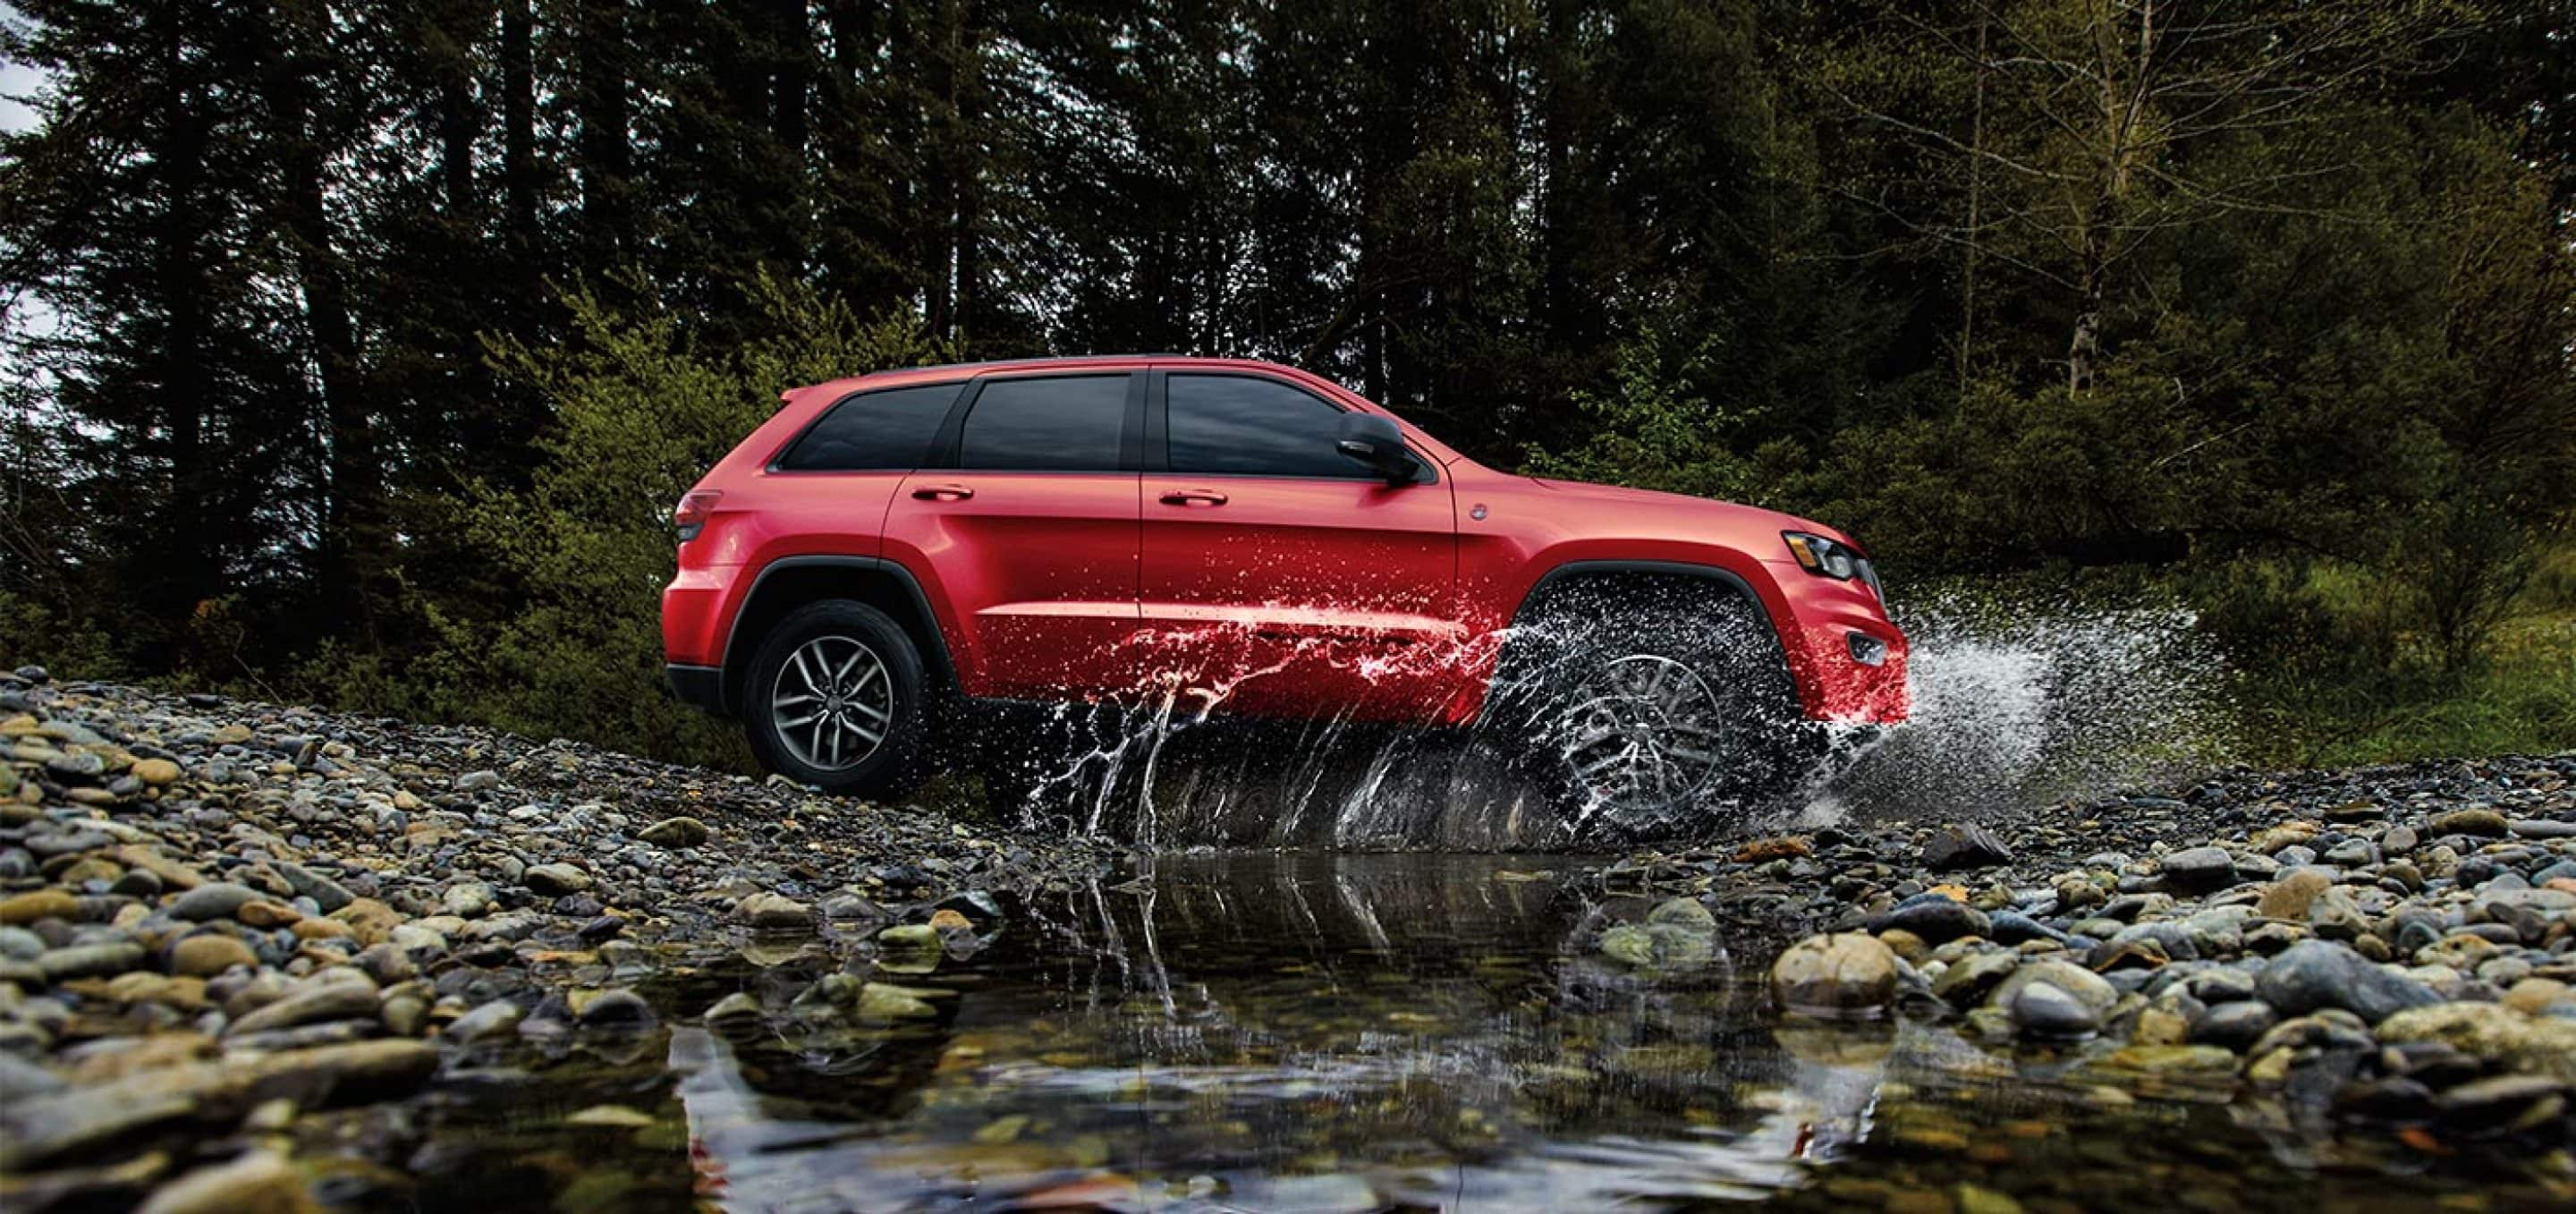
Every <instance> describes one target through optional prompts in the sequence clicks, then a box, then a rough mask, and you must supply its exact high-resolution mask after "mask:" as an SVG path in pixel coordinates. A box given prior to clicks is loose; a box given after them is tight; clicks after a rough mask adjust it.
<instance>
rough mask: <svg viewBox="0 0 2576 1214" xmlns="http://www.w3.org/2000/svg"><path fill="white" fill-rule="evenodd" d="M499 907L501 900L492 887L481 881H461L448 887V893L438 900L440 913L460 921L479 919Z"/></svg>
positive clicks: (440, 896)
mask: <svg viewBox="0 0 2576 1214" xmlns="http://www.w3.org/2000/svg"><path fill="white" fill-rule="evenodd" d="M499 905H500V899H499V897H498V896H497V895H495V894H494V893H493V892H492V887H491V886H490V885H489V884H486V883H484V882H481V881H459V882H457V883H456V884H454V885H451V886H448V887H447V892H446V893H444V894H441V895H439V900H438V909H439V911H440V913H442V914H449V915H454V916H456V917H457V918H459V919H479V918H481V917H483V916H485V915H488V914H490V913H492V911H493V909H494V908H496V907H497V906H499Z"/></svg>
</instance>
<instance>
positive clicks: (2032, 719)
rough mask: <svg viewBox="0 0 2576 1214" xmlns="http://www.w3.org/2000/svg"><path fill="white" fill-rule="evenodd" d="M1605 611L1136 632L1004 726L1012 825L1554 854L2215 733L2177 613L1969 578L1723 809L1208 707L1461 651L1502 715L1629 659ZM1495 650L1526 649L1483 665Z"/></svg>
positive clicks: (2063, 783)
mask: <svg viewBox="0 0 2576 1214" xmlns="http://www.w3.org/2000/svg"><path fill="white" fill-rule="evenodd" d="M1612 606H1615V604H1610V603H1601V604H1588V605H1586V607H1587V609H1586V610H1584V611H1580V612H1575V613H1571V614H1568V615H1563V616H1560V617H1558V620H1557V622H1554V623H1545V624H1535V625H1533V624H1523V625H1520V626H1517V627H1515V628H1512V629H1504V630H1497V631H1492V632H1486V633H1482V634H1477V635H1474V636H1468V635H1465V634H1461V635H1460V636H1458V637H1456V638H1451V639H1448V640H1444V641H1442V642H1440V643H1437V644H1425V645H1420V646H1416V647H1413V648H1412V649H1409V650H1406V651H1403V652H1400V653H1396V654H1392V655H1390V654H1386V653H1379V652H1368V653H1354V652H1352V651H1351V650H1350V649H1349V648H1348V647H1346V646H1343V645H1340V644H1339V643H1337V642H1334V641H1331V640H1329V639H1319V638H1307V639H1302V640H1297V641H1294V642H1285V643H1283V642H1281V641H1280V640H1279V639H1278V638H1277V637H1276V636H1275V635H1271V634H1265V633H1260V632H1257V631H1256V630H1254V629H1253V628H1250V627H1248V626H1243V625H1237V624H1224V623H1218V624H1205V625H1195V626H1191V627H1188V628H1178V629H1166V630H1159V631H1155V632H1150V633H1146V634H1141V635H1140V636H1139V637H1137V638H1135V639H1133V640H1131V641H1130V642H1128V644H1129V645H1132V646H1136V647H1138V648H1139V650H1140V652H1138V653H1127V654H1121V655H1115V656H1113V658H1112V659H1110V660H1125V661H1130V662H1131V663H1132V664H1135V665H1138V666H1140V667H1142V668H1145V669H1151V670H1154V671H1155V672H1156V673H1155V674H1154V675H1153V676H1151V677H1150V678H1144V679H1140V680H1139V683H1138V685H1137V687H1136V688H1135V689H1134V690H1132V691H1131V692H1129V693H1128V694H1125V695H1120V696H1114V697H1105V698H1101V699H1098V700H1093V701H1086V702H1081V703H1071V704H1064V705H1059V706H1056V707H1054V708H1052V709H1049V710H1047V711H1046V714H1045V715H1044V717H1043V718H1042V719H1041V720H1039V721H1038V722H1037V723H1036V725H1035V726H1034V727H1033V728H1030V729H1028V730H1026V731H1025V732H1023V733H1020V734H1018V735H1017V736H1016V739H1015V742H1014V749H1015V750H1016V751H1017V757H1016V758H1015V759H1014V760H1013V761H1014V762H1015V763H1016V764H1017V765H1018V766H1019V767H1020V768H1021V769H1022V771H1023V773H1024V776H1025V778H1024V779H1022V780H1021V781H1019V782H1018V791H1019V794H1020V795H1018V796H1017V798H1016V801H1017V805H1018V809H1017V813H1018V815H1019V817H1020V819H1021V821H1020V825H1022V826H1024V827H1026V828H1029V829H1035V830H1056V831H1065V832H1078V833H1084V834H1092V835H1106V836H1112V837H1119V838H1124V839H1127V840H1130V841H1132V842H1135V843H1137V844H1140V845H1142V846H1145V847H1147V848H1157V847H1192V846H1238V847H1239V846H1253V847H1325V848H1332V849H1336V850H1387V849H1395V848H1425V847H1429V848H1441V849H1447V850H1476V851H1493V850H1549V849H1555V850H1563V849H1570V848H1578V847H1585V846H1600V845H1604V844H1618V843H1627V842H1632V841H1637V840H1641V839H1670V838H1674V837H1692V836H1709V835H1716V834H1722V833H1726V832H1728V831H1733V830H1752V829H1782V828H1813V827H1816V826H1821V825H1824V824H1828V823H1831V822H1834V821H1838V820H1840V819H1842V818H1843V817H1844V816H1845V815H1855V814H1856V815H1860V816H1862V817H1867V818H1884V817H1906V816H1920V817H1941V816H1947V817H1957V816H1974V815H1982V814H1991V813H1995V812H1999V811H2002V810H2005V809H2008V808H2010V807H2014V806H2022V805H2032V804H2038V803H2042V802H2045V801H2048V800H2052V799H2055V798H2058V797H2065V796H2078V795H2084V794H2088V793H2094V792H2101V791H2106V790H2110V789H2114V788H2118V787H2122V786H2129V785H2137V784H2149V783H2156V782H2160V781H2163V780H2165V779H2168V778H2171V777H2174V776H2176V775H2179V774H2182V773H2184V772H2188V771H2190V770H2194V769H2196V768H2201V767H2205V766H2207V765H2208V764H2210V763H2212V762H2214V761H2215V759H2216V758H2217V757H2218V754H2219V752H2220V749H2221V745H2222V739H2223V738H2224V737H2225V733H2226V729H2225V723H2226V720H2227V700H2226V695H2225V692H2224V664H2223V662H2222V661H2221V660H2220V658H2219V655H2218V653H2217V651H2216V650H2215V648H2214V646H2213V645H2212V644H2211V643H2210V642H2209V641H2208V640H2207V639H2206V637H2205V636H2204V635H2203V634H2201V633H2200V632H2199V631H2198V629H2197V628H2196V627H2195V620H2194V617H2193V616H2192V614H2191V613H2190V612H2188V611H2186V610H2182V609H2180V608H2172V607H2157V608H2136V609H2104V608H2091V607H2079V606H2072V605H2066V604H2051V605H2042V606H2034V607H2024V608H2019V609H2011V608H2003V607H1998V606H1996V605H1995V604H1994V603H1993V602H1992V601H1991V600H1990V599H1980V598H1973V597H1970V596H1967V595H1938V596H1935V597H1933V598H1931V599H1930V600H1929V601H1928V602H1924V603H1921V604H1918V605H1915V606H1913V607H1912V608H1911V609H1910V610H1907V611H1905V612H1904V613H1903V618H1902V622H1903V623H1904V625H1905V627H1906V629H1907V632H1908V634H1909V635H1910V636H1911V637H1912V639H1913V653H1912V658H1911V667H1910V673H1911V690H1912V695H1913V701H1914V713H1913V719H1912V721H1911V722H1910V723H1909V724H1907V725H1905V726H1902V727H1899V728H1896V729H1893V730H1884V731H1882V730H1878V729H1875V728H1836V729H1828V730H1826V731H1824V736H1823V738H1822V740H1821V744H1819V745H1817V746H1815V747H1814V749H1813V751H1812V752H1811V757H1810V758H1809V759H1802V760H1800V761H1801V762H1811V763H1812V766H1811V767H1809V768H1807V769H1805V773H1804V777H1803V779H1802V780H1799V781H1796V782H1795V784H1794V787H1795V788H1796V790H1797V791H1796V792H1795V793H1794V794H1793V795H1791V796H1788V797H1786V798H1783V799H1782V800H1780V801H1778V802H1775V803H1769V804H1763V805H1748V806H1742V807H1737V809H1736V811H1735V812H1729V811H1728V807H1725V806H1718V807H1715V809H1714V810H1712V809H1711V808H1709V807H1707V806H1705V805H1703V806H1702V807H1700V808H1698V809H1697V810H1695V811H1694V812H1692V813H1690V814H1688V815H1686V816H1681V817H1669V818H1656V817H1638V816H1633V815H1631V816H1622V815H1619V814H1616V813H1609V812H1605V811H1604V809H1603V804H1602V802H1601V801H1600V800H1599V799H1598V798H1597V797H1594V796H1589V795H1587V790H1586V789H1585V788H1584V787H1583V786H1581V785H1580V784H1578V783H1575V782H1571V781H1569V780H1568V779H1567V778H1566V775H1565V772H1564V770H1563V762H1562V760H1563V756H1562V755H1560V754H1557V753H1554V752H1555V751H1556V750H1557V749H1559V748H1561V747H1562V746H1564V745H1565V744H1566V743H1565V740H1564V739H1554V738H1550V737H1546V736H1542V737H1539V738H1536V739H1532V738H1531V737H1529V736H1526V735H1524V734H1519V733H1514V732H1511V731H1507V730H1501V729H1451V730H1423V729H1414V728H1405V727H1400V726H1386V725H1378V724H1373V723H1371V722H1369V721H1367V720H1364V719H1361V714H1360V713H1359V712H1357V711H1356V710H1355V709H1356V706H1353V707H1346V708H1344V709H1343V710H1342V711H1339V712H1335V713H1331V714H1327V715H1323V716H1318V717H1311V718H1303V719H1290V720H1252V719H1243V718H1227V717H1226V716H1225V715H1224V710H1225V709H1226V708H1227V707H1228V706H1229V705H1230V704H1231V703H1233V702H1234V701H1235V700H1236V699H1237V698H1238V697H1239V696H1242V695H1244V694H1245V693H1246V692H1247V690H1260V689H1261V681H1262V680H1265V679H1280V678H1303V677H1309V676H1310V675H1311V674H1312V672H1313V671H1315V670H1318V669H1324V670H1332V671H1337V672H1341V673H1346V674H1351V675H1353V676H1355V679H1356V681H1357V683H1358V684H1359V685H1363V686H1366V687H1370V688H1376V687H1382V686H1408V685H1411V684H1408V682H1407V680H1414V682H1416V683H1421V684H1423V685H1436V684H1437V682H1438V681H1437V680H1420V679H1418V678H1417V676H1421V675H1424V674H1426V673H1432V672H1437V671H1441V670H1443V669H1447V670H1449V671H1452V672H1454V671H1455V670H1456V669H1457V668H1458V667H1459V666H1461V665H1465V666H1467V668H1469V669H1472V670H1473V671H1475V672H1477V673H1478V674H1479V676H1480V677H1482V675H1483V673H1484V672H1486V671H1493V672H1494V673H1493V678H1494V680H1495V682H1494V691H1493V698H1494V701H1495V703H1496V704H1497V705H1499V706H1503V707H1506V708H1508V707H1509V706H1511V705H1513V704H1516V703H1524V702H1527V701H1528V700H1530V699H1532V698H1533V697H1544V696H1545V695H1547V694H1550V693H1551V691H1552V689H1555V688H1559V687H1562V686H1564V685H1565V684H1566V683H1567V682H1568V681H1569V679H1570V678H1571V675H1570V674H1569V673H1568V672H1569V671H1570V670H1572V669H1574V668H1575V667H1578V666H1582V665H1586V664H1591V665H1597V664H1600V663H1602V662H1604V661H1605V660H1607V659H1608V658H1610V657H1615V656H1619V655H1621V654H1625V653H1628V652H1629V651H1630V650H1631V649H1632V648H1633V647H1634V645H1635V638H1634V637H1633V636H1632V635H1631V634H1630V631H1629V630H1627V629H1625V628H1623V627H1622V626H1621V625H1620V623H1619V622H1618V621H1619V613H1617V612H1614V611H1611V610H1608V608H1610V607H1612ZM1704 639H1709V642H1710V643H1712V644H1714V643H1717V640H1716V639H1710V638H1704ZM1737 640H1738V639H1727V640H1726V643H1737ZM1504 653H1509V654H1513V655H1520V656H1515V657H1512V658H1510V659H1509V660H1499V661H1498V655H1502V654H1504ZM1147 657H1150V659H1151V661H1150V662H1148V661H1144V660H1142V659H1144V658H1147ZM1497 666H1499V669H1497ZM1380 707H1383V705H1380ZM1419 715H1431V714H1429V713H1427V712H1426V713H1422V714H1419ZM1774 724H1777V725H1781V726H1783V727H1786V725H1787V724H1788V723H1786V722H1775V723H1774Z"/></svg>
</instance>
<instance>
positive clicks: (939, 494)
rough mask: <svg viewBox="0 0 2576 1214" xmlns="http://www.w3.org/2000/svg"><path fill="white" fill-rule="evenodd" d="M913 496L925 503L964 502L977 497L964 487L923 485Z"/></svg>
mask: <svg viewBox="0 0 2576 1214" xmlns="http://www.w3.org/2000/svg"><path fill="white" fill-rule="evenodd" d="M912 495H913V496H914V497H917V498H920V499H921V500H923V501H925V502H962V501H965V500H966V499H967V498H970V497H973V496H975V491H974V490H972V489H969V488H967V487H966V486H964V485H923V486H922V487H920V488H918V489H915V490H913V491H912Z"/></svg>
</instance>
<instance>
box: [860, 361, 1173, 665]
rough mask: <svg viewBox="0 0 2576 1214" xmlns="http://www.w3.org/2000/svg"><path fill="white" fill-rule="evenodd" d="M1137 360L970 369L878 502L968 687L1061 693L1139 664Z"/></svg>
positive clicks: (891, 554) (1140, 391)
mask: <svg viewBox="0 0 2576 1214" xmlns="http://www.w3.org/2000/svg"><path fill="white" fill-rule="evenodd" d="M1144 391H1145V382H1144V376H1143V374H1142V373H1141V372H1126V371H1119V372H1111V373H1106V374H1099V373H1093V374H1075V373H1056V374H1011V375H988V376H983V377H979V378H978V379H977V380H976V381H975V383H974V384H973V385H972V386H971V387H970V388H969V389H968V396H967V398H966V399H965V400H963V401H961V402H960V404H959V407H958V409H957V410H956V411H955V414H954V416H952V418H951V419H950V421H949V423H948V426H947V429H946V430H945V432H943V434H942V436H941V442H940V444H939V448H938V450H937V451H936V453H935V455H934V464H935V465H936V466H928V467H923V468H920V469H918V470H916V471H915V472H914V473H913V474H912V475H911V476H909V477H907V478H905V480H904V483H903V486H902V487H901V488H900V489H898V490H897V491H896V493H895V495H894V500H893V502H892V504H891V506H890V507H889V509H888V511H887V516H886V528H885V552H886V556H887V557H888V558H890V559H893V560H896V561H899V562H901V563H902V564H903V565H904V566H905V567H906V568H909V569H911V570H912V571H913V573H914V576H915V577H916V578H918V579H919V580H920V581H921V582H922V583H923V590H924V592H925V593H926V594H927V595H928V596H929V598H930V600H931V603H932V609H933V611H934V612H937V613H938V614H939V615H940V616H941V619H940V626H941V628H942V630H943V631H945V632H946V634H947V636H948V639H949V648H950V652H951V656H952V657H953V658H954V659H955V661H956V664H957V668H958V677H959V681H960V683H961V684H962V686H963V689H964V690H965V691H966V693H967V694H969V695H979V696H994V697H1006V698H1040V699H1043V698H1055V697H1060V696H1065V695H1086V694H1094V693H1100V692H1109V691H1116V690H1119V689H1121V688H1122V687H1124V686H1125V685H1126V684H1127V683H1128V682H1130V681H1131V679H1132V669H1133V667H1132V653H1131V652H1130V651H1129V650H1128V649H1127V647H1126V646H1127V642H1128V641H1129V640H1130V638H1131V637H1132V636H1133V634H1134V633H1135V631H1136V562H1137V534H1136V530H1137V515H1138V506H1137V484H1138V481H1137V471H1136V468H1137V455H1136V453H1137V450H1138V448H1139V444H1140V441H1141V440H1140V437H1139V436H1140V434H1141V431H1142V426H1143V414H1144V401H1145V398H1144Z"/></svg>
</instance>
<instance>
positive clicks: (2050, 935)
mask: <svg viewBox="0 0 2576 1214" xmlns="http://www.w3.org/2000/svg"><path fill="white" fill-rule="evenodd" d="M1986 918H1987V930H1986V936H1987V938H1988V939H1991V940H1993V941H1994V942H1995V943H1997V944H2028V943H2030V942H2032V941H2035V940H2045V941H2049V942H2051V943H2054V944H2064V943H2066V939H2067V936H2066V933H2064V932H2061V931H2059V930H2057V929H2056V928H2053V927H2050V926H2048V925H2047V924H2045V923H2042V922H2040V921H2039V920H2037V919H2033V918H2031V917H2030V916H2028V915H2024V914H2020V913H2017V912H2014V911H1996V912H1994V913H1993V914H1991V915H1989V916H1987V917H1986Z"/></svg>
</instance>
